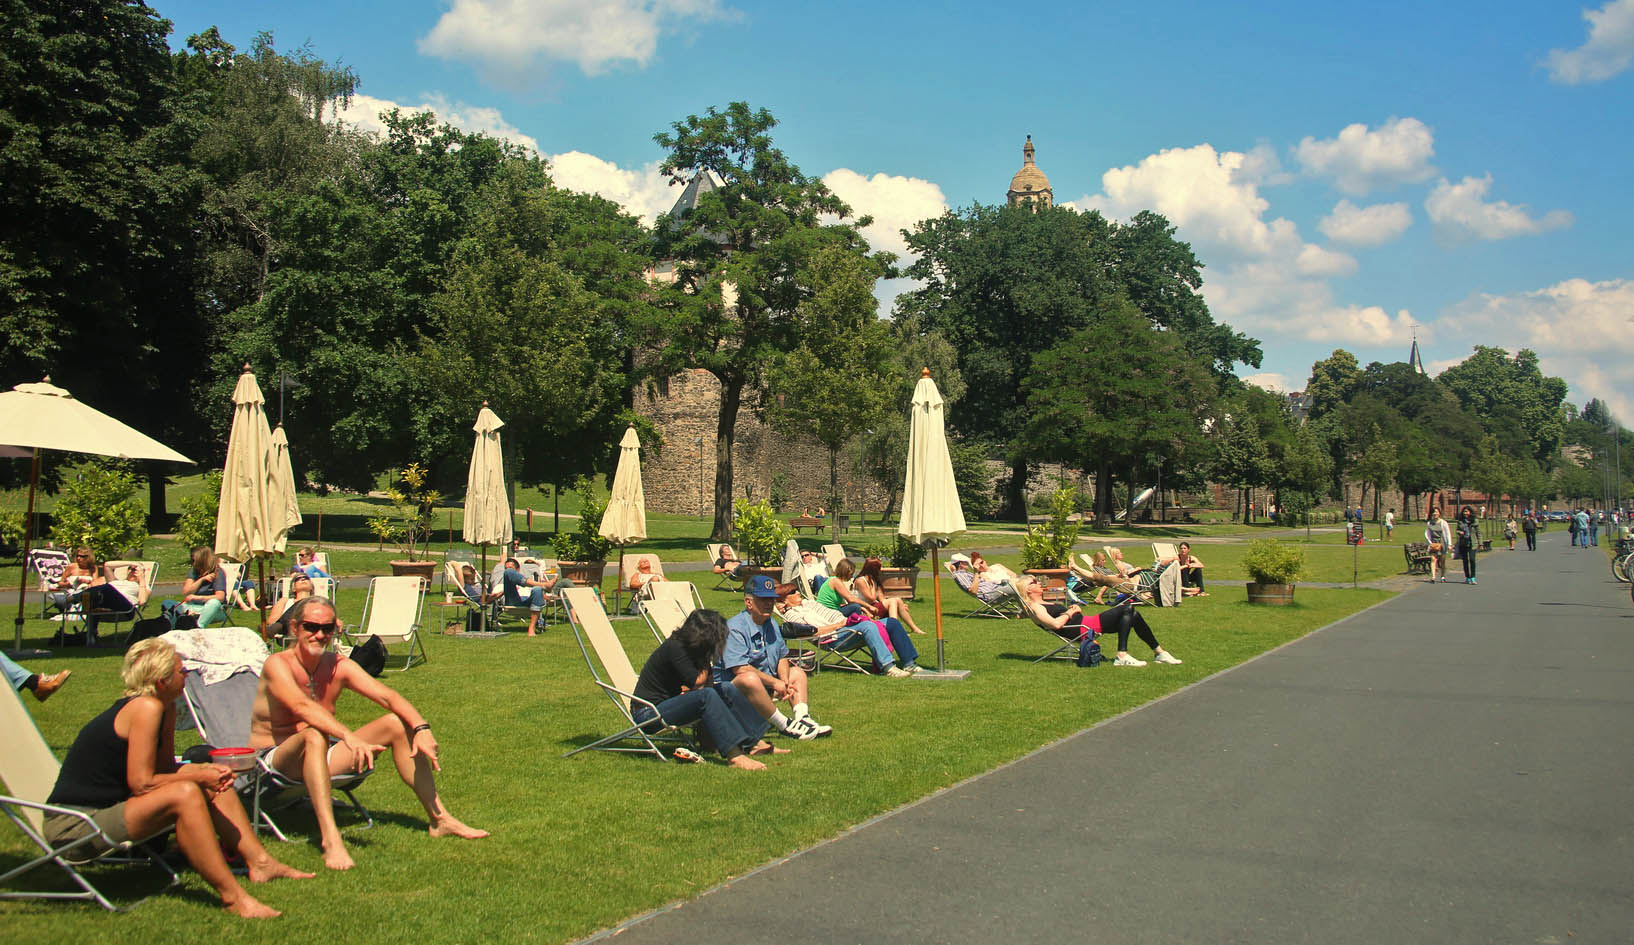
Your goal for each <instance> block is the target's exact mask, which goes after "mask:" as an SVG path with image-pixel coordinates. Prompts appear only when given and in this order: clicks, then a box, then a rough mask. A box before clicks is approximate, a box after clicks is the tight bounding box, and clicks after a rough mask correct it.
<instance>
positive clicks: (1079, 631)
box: [1016, 576, 1180, 666]
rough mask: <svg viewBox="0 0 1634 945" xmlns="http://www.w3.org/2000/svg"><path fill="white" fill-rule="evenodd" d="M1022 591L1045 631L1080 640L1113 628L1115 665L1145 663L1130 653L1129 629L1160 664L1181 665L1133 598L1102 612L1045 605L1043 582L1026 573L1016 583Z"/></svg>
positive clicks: (1028, 608) (1025, 604)
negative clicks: (1115, 653)
mask: <svg viewBox="0 0 1634 945" xmlns="http://www.w3.org/2000/svg"><path fill="white" fill-rule="evenodd" d="M1016 585H1017V587H1018V589H1019V590H1020V591H1021V605H1022V610H1024V611H1025V612H1026V614H1027V616H1028V617H1030V618H1032V621H1033V623H1036V624H1038V625H1039V626H1040V627H1043V628H1044V629H1046V630H1050V631H1052V632H1054V633H1057V634H1060V635H1061V636H1062V637H1063V638H1065V639H1068V640H1078V639H1081V638H1082V637H1083V634H1085V633H1086V632H1087V633H1089V634H1090V635H1094V634H1097V633H1106V632H1108V631H1111V632H1113V633H1116V634H1117V635H1118V654H1117V657H1116V658H1115V659H1114V660H1113V661H1112V665H1113V666H1145V665H1146V661H1145V660H1137V659H1135V658H1134V657H1133V656H1130V655H1129V632H1130V631H1131V630H1133V631H1134V632H1135V635H1136V636H1138V637H1140V639H1141V642H1142V643H1145V644H1146V645H1147V646H1149V647H1151V648H1152V654H1153V655H1152V659H1153V660H1154V661H1155V662H1159V663H1168V664H1170V665H1174V666H1178V665H1180V660H1179V659H1177V658H1175V656H1174V654H1172V653H1170V652H1169V651H1167V650H1165V649H1164V648H1163V647H1162V646H1160V645H1159V644H1158V642H1157V636H1156V635H1155V634H1153V633H1152V628H1151V626H1150V625H1149V624H1147V622H1146V618H1145V617H1144V616H1142V615H1141V614H1140V612H1139V611H1137V610H1135V604H1134V602H1133V601H1124V602H1123V603H1121V604H1118V605H1116V606H1114V607H1112V608H1111V609H1110V610H1104V611H1102V612H1101V613H1099V614H1093V615H1089V614H1085V613H1084V610H1083V608H1082V607H1080V606H1078V605H1077V604H1072V605H1071V606H1062V605H1061V604H1046V603H1045V602H1044V585H1042V584H1040V583H1038V580H1037V579H1036V578H1033V577H1031V576H1024V577H1022V578H1021V579H1020V580H1019V581H1017V582H1016Z"/></svg>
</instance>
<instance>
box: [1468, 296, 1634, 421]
mask: <svg viewBox="0 0 1634 945" xmlns="http://www.w3.org/2000/svg"><path fill="white" fill-rule="evenodd" d="M1436 324H1437V326H1438V328H1439V330H1440V332H1441V334H1442V336H1443V337H1444V338H1446V339H1448V340H1452V339H1458V340H1461V341H1462V342H1464V343H1465V344H1466V345H1468V346H1473V345H1476V344H1501V345H1503V346H1504V347H1505V348H1507V349H1508V350H1510V351H1511V352H1514V351H1515V350H1518V349H1520V348H1531V349H1532V350H1533V351H1536V352H1537V353H1538V362H1539V366H1540V367H1541V368H1542V369H1543V371H1544V373H1545V374H1551V375H1555V376H1558V377H1563V378H1565V379H1566V381H1567V383H1568V384H1570V385H1571V387H1572V395H1571V397H1572V400H1574V401H1575V402H1577V403H1579V404H1581V403H1582V402H1583V401H1585V400H1587V399H1588V398H1590V397H1598V398H1600V399H1601V400H1603V401H1605V402H1606V403H1607V404H1608V405H1609V406H1610V407H1611V409H1612V411H1613V412H1614V413H1616V415H1617V416H1618V417H1619V418H1620V419H1621V420H1622V421H1623V422H1624V423H1629V422H1634V399H1631V398H1630V394H1629V392H1630V391H1634V279H1613V280H1609V281H1606V282H1590V281H1588V280H1586V279H1567V280H1566V281H1564V282H1560V283H1556V284H1555V285H1552V286H1549V287H1547V288H1543V289H1538V290H1535V291H1531V292H1520V293H1516V294H1513V295H1477V296H1474V297H1471V298H1469V299H1466V300H1465V301H1463V302H1461V303H1459V304H1458V305H1455V306H1453V307H1452V308H1451V309H1449V310H1448V311H1447V312H1446V313H1445V314H1444V315H1442V317H1441V318H1439V319H1438V320H1437V323H1436ZM1460 360H1461V359H1460ZM1450 363H1456V362H1450Z"/></svg>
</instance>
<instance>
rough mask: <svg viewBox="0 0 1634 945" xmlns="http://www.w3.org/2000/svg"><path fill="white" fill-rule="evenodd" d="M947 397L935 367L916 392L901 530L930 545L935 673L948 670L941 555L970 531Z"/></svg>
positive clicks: (924, 374)
mask: <svg viewBox="0 0 1634 945" xmlns="http://www.w3.org/2000/svg"><path fill="white" fill-rule="evenodd" d="M943 413H944V404H943V402H942V393H941V391H939V390H937V389H936V382H935V381H933V380H931V378H930V368H925V369H924V371H923V372H922V373H921V374H920V376H919V383H918V384H916V385H914V389H913V412H912V414H911V417H910V427H909V432H908V474H907V478H906V481H905V483H904V485H903V488H902V519H901V521H900V522H899V523H898V525H897V532H898V533H899V534H900V535H902V537H904V538H906V539H908V540H909V541H911V542H913V543H914V544H916V545H929V546H930V555H931V558H930V561H931V588H932V595H933V597H934V599H935V602H936V669H937V672H938V673H946V672H947V664H946V661H945V659H944V654H943V646H942V583H941V575H942V567H941V561H940V558H939V555H938V552H939V551H940V550H941V549H942V547H943V546H945V545H946V544H947V543H948V542H949V541H951V540H952V539H953V536H955V535H957V534H959V533H961V532H963V531H964V530H965V513H964V509H963V508H961V507H960V505H959V488H958V486H957V485H956V484H955V483H954V480H953V461H952V460H951V459H949V458H948V451H947V430H946V422H947V418H946V417H945V416H944V415H943Z"/></svg>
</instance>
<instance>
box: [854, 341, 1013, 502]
mask: <svg viewBox="0 0 1634 945" xmlns="http://www.w3.org/2000/svg"><path fill="white" fill-rule="evenodd" d="M958 360H959V358H958V353H957V352H956V351H954V350H953V345H952V344H950V343H949V342H948V340H947V339H946V338H944V337H943V336H942V334H941V333H940V332H936V331H926V330H924V329H923V327H922V326H921V323H920V322H919V320H918V319H914V318H899V319H897V321H896V322H894V323H893V324H892V326H891V361H892V366H891V372H890V375H889V377H888V378H887V380H886V381H885V383H886V385H887V387H888V389H889V390H890V392H891V400H890V404H889V406H888V407H887V409H886V411H885V413H884V414H883V415H882V416H881V417H880V419H879V422H878V423H877V424H876V425H875V426H874V427H873V428H872V432H869V433H868V434H867V441H866V442H865V443H863V444H862V449H861V450H860V453H861V455H860V457H859V463H858V465H859V467H860V468H861V471H862V473H863V475H865V476H867V477H868V478H870V479H872V480H873V481H874V482H876V483H878V484H879V485H880V487H881V488H883V489H884V490H885V509H884V512H883V514H882V516H881V520H884V519H889V518H890V517H891V514H892V512H894V511H895V510H896V502H897V498H898V497H899V496H900V495H901V494H902V487H903V485H904V482H903V480H904V478H905V477H906V476H907V472H908V416H909V414H910V412H911V410H912V402H913V389H914V387H915V386H916V385H917V384H918V383H919V376H920V374H921V373H923V372H924V371H925V370H927V369H928V370H929V371H930V376H931V377H932V378H933V379H934V380H935V381H936V387H937V389H938V390H940V391H941V392H942V400H943V402H944V404H945V405H946V410H947V413H948V415H949V416H957V415H958V414H959V413H960V412H961V411H962V410H963V399H964V395H965V390H966V387H965V383H964V378H963V376H962V375H961V374H960V373H959V367H958ZM865 429H866V428H865ZM956 444H961V445H962V448H963V449H965V450H966V451H971V450H974V451H978V452H980V453H981V454H982V456H983V458H984V459H985V458H986V457H987V455H988V449H987V445H986V441H983V440H981V439H965V438H961V437H958V436H950V437H949V449H950V450H954V449H956V448H958V447H956ZM957 462H958V460H957V459H955V463H957ZM964 486H965V482H964V480H960V492H959V498H960V500H961V501H964V500H967V499H970V500H973V498H974V497H972V496H967V495H966V493H965V491H964ZM987 491H988V497H987V501H986V508H987V511H988V514H991V512H992V508H991V506H992V502H991V489H989V490H987ZM967 514H970V513H967ZM978 517H979V516H978Z"/></svg>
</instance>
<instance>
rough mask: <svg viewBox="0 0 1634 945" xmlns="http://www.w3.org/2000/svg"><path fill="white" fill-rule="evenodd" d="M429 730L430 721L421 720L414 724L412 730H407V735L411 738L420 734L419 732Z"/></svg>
mask: <svg viewBox="0 0 1634 945" xmlns="http://www.w3.org/2000/svg"><path fill="white" fill-rule="evenodd" d="M429 731H431V723H430V722H421V723H420V724H419V725H416V726H414V731H412V732H409V737H410V738H413V737H414V736H416V735H418V734H420V733H421V732H429Z"/></svg>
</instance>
